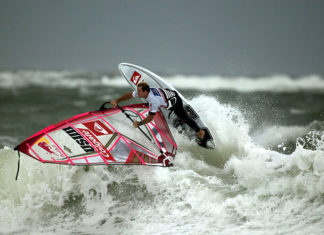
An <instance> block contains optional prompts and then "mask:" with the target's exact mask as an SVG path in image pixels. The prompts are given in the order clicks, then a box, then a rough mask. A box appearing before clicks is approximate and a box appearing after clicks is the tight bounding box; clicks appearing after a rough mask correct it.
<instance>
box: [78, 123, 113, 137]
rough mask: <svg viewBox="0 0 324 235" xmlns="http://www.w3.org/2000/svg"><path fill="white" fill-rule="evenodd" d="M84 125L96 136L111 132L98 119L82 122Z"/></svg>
mask: <svg viewBox="0 0 324 235" xmlns="http://www.w3.org/2000/svg"><path fill="white" fill-rule="evenodd" d="M83 125H84V126H85V127H87V128H88V129H89V130H90V131H92V133H93V134H95V135H96V136H102V135H111V134H113V132H112V131H111V130H110V129H109V128H108V127H107V126H105V125H104V124H102V123H101V122H100V121H92V122H87V123H83Z"/></svg>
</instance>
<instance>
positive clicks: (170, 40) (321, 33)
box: [0, 0, 324, 75]
mask: <svg viewBox="0 0 324 235" xmlns="http://www.w3.org/2000/svg"><path fill="white" fill-rule="evenodd" d="M323 10H324V1H320V0H319V1H312V0H311V1H309V0H305V1H298V0H274V1H271V0H267V1H265V0H254V1H252V0H224V1H217V0H210V1H198V0H197V1H180V0H178V1H177V0H164V1H157V0H136V1H135V0H129V1H125V0H119V1H104V0H51V1H50V0H21V1H18V0H0V69H41V70H61V69H70V70H75V69H83V70H95V71H111V70H114V69H117V65H118V64H119V63H120V62H130V63H134V64H138V65H142V66H144V67H147V68H149V69H151V70H154V71H167V72H170V73H185V74H189V73H195V74H227V75H244V74H245V75H246V74H247V75H251V74H252V75H253V74H256V75H261V74H278V73H281V74H283V73H284V74H291V75H305V74H314V73H315V74H321V75H323V74H324V63H323V62H324V20H323Z"/></svg>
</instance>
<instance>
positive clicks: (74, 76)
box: [0, 71, 324, 92]
mask: <svg viewBox="0 0 324 235" xmlns="http://www.w3.org/2000/svg"><path fill="white" fill-rule="evenodd" d="M164 78H165V80H167V81H168V82H169V83H170V84H171V85H173V86H174V87H176V88H177V89H182V90H203V91H216V90H234V91H237V92H257V91H263V92H298V91H316V92H324V78H322V77H321V76H318V75H309V76H303V77H299V78H292V77H290V76H287V75H273V76H268V77H254V78H252V77H240V76H238V77H224V76H217V75H211V76H184V75H176V76H167V77H164ZM27 86H42V87H64V88H80V87H97V86H107V87H128V86H129V85H128V83H127V82H126V81H125V79H123V78H122V77H121V76H111V77H110V76H107V75H102V74H99V73H90V72H73V71H61V72H59V71H16V72H10V71H2V72H0V88H7V89H10V88H23V87H27Z"/></svg>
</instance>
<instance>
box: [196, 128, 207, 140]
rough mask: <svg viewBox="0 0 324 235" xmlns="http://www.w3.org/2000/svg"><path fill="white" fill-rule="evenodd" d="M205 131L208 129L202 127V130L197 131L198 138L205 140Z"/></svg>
mask: <svg viewBox="0 0 324 235" xmlns="http://www.w3.org/2000/svg"><path fill="white" fill-rule="evenodd" d="M205 133H206V131H205V130H203V129H201V130H200V131H198V133H197V135H198V138H199V139H201V140H203V139H204V137H205Z"/></svg>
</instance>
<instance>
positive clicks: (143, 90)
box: [137, 82, 150, 98]
mask: <svg viewBox="0 0 324 235" xmlns="http://www.w3.org/2000/svg"><path fill="white" fill-rule="evenodd" d="M149 92H150V86H149V85H148V84H147V83H146V82H141V83H139V84H138V85H137V94H138V97H139V98H147V96H148V94H149Z"/></svg>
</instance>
